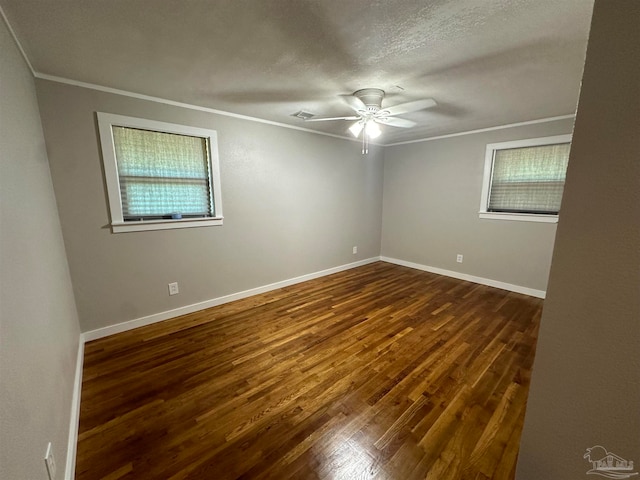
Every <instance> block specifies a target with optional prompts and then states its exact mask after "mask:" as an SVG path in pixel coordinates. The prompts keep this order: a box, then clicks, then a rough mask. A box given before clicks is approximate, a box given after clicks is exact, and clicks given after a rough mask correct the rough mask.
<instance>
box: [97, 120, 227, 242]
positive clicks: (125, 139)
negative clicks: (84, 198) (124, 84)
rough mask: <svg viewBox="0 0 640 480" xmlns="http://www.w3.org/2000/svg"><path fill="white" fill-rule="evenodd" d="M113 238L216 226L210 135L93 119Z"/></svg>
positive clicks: (218, 209)
mask: <svg viewBox="0 0 640 480" xmlns="http://www.w3.org/2000/svg"><path fill="white" fill-rule="evenodd" d="M98 125H99V129H100V139H101V143H102V153H103V161H104V167H105V168H104V170H105V176H106V183H107V192H108V197H109V207H110V211H111V225H112V229H113V231H114V232H115V233H118V232H126V231H140V230H158V229H167V228H185V227H197V226H209V225H221V224H222V205H221V198H220V174H219V165H218V154H217V136H216V132H215V131H213V130H205V129H200V128H194V127H187V126H183V125H175V124H169V123H163V122H155V121H151V120H145V119H140V118H133V117H125V116H122V115H112V114H105V113H98Z"/></svg>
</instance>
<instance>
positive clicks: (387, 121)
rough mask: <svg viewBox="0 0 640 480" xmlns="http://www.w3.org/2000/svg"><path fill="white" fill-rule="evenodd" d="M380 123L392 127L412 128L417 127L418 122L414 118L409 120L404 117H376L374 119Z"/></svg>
mask: <svg viewBox="0 0 640 480" xmlns="http://www.w3.org/2000/svg"><path fill="white" fill-rule="evenodd" d="M374 120H375V121H376V122H378V123H382V124H384V125H390V126H392V127H400V128H411V127H415V126H416V125H417V124H416V122H414V121H412V120H407V119H404V118H395V117H380V118H378V117H376V118H375V119H374Z"/></svg>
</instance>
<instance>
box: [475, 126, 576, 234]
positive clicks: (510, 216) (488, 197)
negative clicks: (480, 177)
mask: <svg viewBox="0 0 640 480" xmlns="http://www.w3.org/2000/svg"><path fill="white" fill-rule="evenodd" d="M570 145H571V135H557V136H554V137H544V138H533V139H529V140H518V141H514V142H504V143H492V144H489V145H487V153H486V156H485V166H484V182H483V185H482V203H481V205H480V218H492V219H504V220H525V221H533V222H557V221H558V212H559V210H560V202H561V200H562V191H563V189H564V179H565V175H566V172H567V164H568V161H569V147H570Z"/></svg>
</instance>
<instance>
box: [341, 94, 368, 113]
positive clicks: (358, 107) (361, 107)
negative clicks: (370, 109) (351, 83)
mask: <svg viewBox="0 0 640 480" xmlns="http://www.w3.org/2000/svg"><path fill="white" fill-rule="evenodd" d="M340 96H341V97H342V100H344V102H345V103H346V104H347V105H349V107H351V109H352V110H353V111H354V112H361V111H365V112H366V111H367V106H366V105H365V104H364V102H363V101H362V100H360V99H359V98H358V97H354V96H353V95H340Z"/></svg>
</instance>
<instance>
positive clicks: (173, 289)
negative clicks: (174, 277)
mask: <svg viewBox="0 0 640 480" xmlns="http://www.w3.org/2000/svg"><path fill="white" fill-rule="evenodd" d="M179 293H180V290H178V282H173V283H170V284H169V295H177V294H179Z"/></svg>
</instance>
